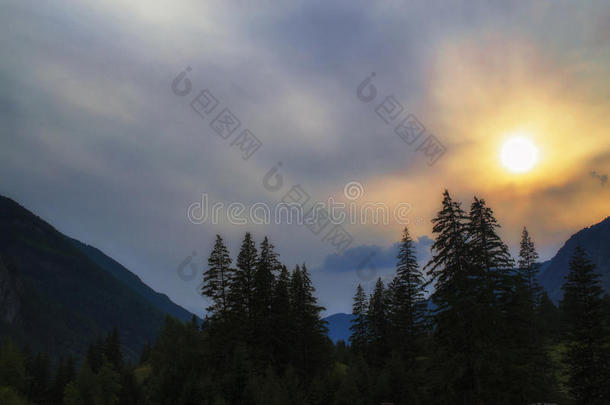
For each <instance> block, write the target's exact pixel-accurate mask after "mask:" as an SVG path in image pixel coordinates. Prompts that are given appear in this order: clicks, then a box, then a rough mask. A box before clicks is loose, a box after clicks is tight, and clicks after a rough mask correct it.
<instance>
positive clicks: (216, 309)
mask: <svg viewBox="0 0 610 405" xmlns="http://www.w3.org/2000/svg"><path fill="white" fill-rule="evenodd" d="M232 273H233V270H232V269H231V258H230V257H229V250H228V249H227V247H226V246H225V244H224V242H223V240H222V238H221V237H220V235H216V242H215V243H214V249H213V250H212V253H211V254H210V257H209V259H208V270H207V271H206V272H205V273H204V274H203V283H204V284H203V288H202V289H201V292H202V294H203V295H205V296H207V297H208V298H210V299H211V300H212V305H210V306H209V307H207V308H206V309H207V310H208V311H209V312H210V314H211V317H212V319H214V318H216V319H223V320H225V319H226V312H227V309H228V305H227V298H228V293H229V283H230V281H231V276H232Z"/></svg>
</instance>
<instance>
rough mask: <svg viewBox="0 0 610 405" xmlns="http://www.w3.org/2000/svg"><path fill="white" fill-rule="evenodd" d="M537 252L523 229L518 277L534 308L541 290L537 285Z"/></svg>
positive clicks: (538, 301)
mask: <svg viewBox="0 0 610 405" xmlns="http://www.w3.org/2000/svg"><path fill="white" fill-rule="evenodd" d="M538 258H539V256H538V252H536V247H535V245H534V242H533V241H532V239H531V237H530V235H529V232H528V231H527V228H525V227H523V232H522V233H521V244H520V248H519V261H518V271H519V276H520V277H521V278H522V279H523V280H524V281H525V283H526V285H527V289H528V290H529V292H530V295H531V301H532V304H533V305H534V306H537V305H538V304H539V303H540V293H541V288H540V285H539V284H538V281H537V277H538V269H539V267H540V265H539V263H538Z"/></svg>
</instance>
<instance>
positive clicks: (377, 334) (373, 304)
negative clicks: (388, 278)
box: [367, 277, 388, 360]
mask: <svg viewBox="0 0 610 405" xmlns="http://www.w3.org/2000/svg"><path fill="white" fill-rule="evenodd" d="M386 293H387V291H386V289H385V286H384V284H383V281H382V280H381V277H379V278H378V279H377V282H376V283H375V288H374V289H373V293H372V294H371V297H370V299H369V308H368V312H367V322H368V325H369V338H370V344H371V349H372V356H373V357H374V358H376V359H377V360H381V359H382V358H383V357H384V356H385V355H386V354H387V349H388V341H387V338H388V335H387V332H388V319H387V316H388V312H387V311H388V305H387V304H388V303H387V294H386Z"/></svg>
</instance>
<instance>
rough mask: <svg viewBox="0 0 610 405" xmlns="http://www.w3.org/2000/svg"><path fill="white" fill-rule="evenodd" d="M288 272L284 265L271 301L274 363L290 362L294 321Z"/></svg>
mask: <svg viewBox="0 0 610 405" xmlns="http://www.w3.org/2000/svg"><path fill="white" fill-rule="evenodd" d="M289 288H290V273H289V272H288V269H287V268H286V266H282V271H281V272H280V275H279V276H278V278H277V282H276V283H275V288H274V291H273V301H272V303H271V328H272V329H273V332H274V333H273V335H272V338H273V343H272V344H273V353H274V359H275V361H276V363H278V364H280V365H282V367H285V366H287V365H289V364H290V360H291V351H292V348H293V341H294V335H293V333H294V322H293V314H292V305H291V302H290V292H289Z"/></svg>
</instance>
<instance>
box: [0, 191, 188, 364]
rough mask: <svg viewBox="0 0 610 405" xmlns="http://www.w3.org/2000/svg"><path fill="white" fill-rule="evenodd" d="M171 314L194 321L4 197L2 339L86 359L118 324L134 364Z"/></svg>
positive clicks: (0, 223) (0, 222) (0, 217)
mask: <svg viewBox="0 0 610 405" xmlns="http://www.w3.org/2000/svg"><path fill="white" fill-rule="evenodd" d="M167 314H170V315H172V316H175V317H177V318H180V319H183V320H185V319H190V318H191V317H192V314H190V313H189V312H188V311H186V310H185V309H183V308H181V307H179V306H177V305H176V304H174V303H172V302H171V301H170V300H169V299H168V298H167V297H166V296H165V295H162V294H158V293H156V292H154V291H153V290H152V289H150V288H149V287H147V286H146V285H145V284H144V283H142V281H141V280H140V279H139V278H138V277H137V276H135V275H134V274H132V273H131V272H129V271H128V270H127V269H125V268H124V267H123V266H121V265H120V264H119V263H117V262H116V261H114V260H113V259H111V258H109V257H108V256H106V255H104V254H103V253H102V252H100V251H99V250H97V249H95V248H93V247H91V246H87V245H85V244H83V243H81V242H78V241H76V240H74V239H71V238H69V237H67V236H65V235H63V234H61V233H60V232H58V231H57V230H56V229H55V228H53V227H52V226H51V225H49V224H48V223H46V222H45V221H43V220H42V219H40V218H39V217H37V216H35V215H34V214H32V213H31V212H30V211H28V210H26V209H25V208H23V207H22V206H20V205H19V204H17V203H16V202H15V201H13V200H11V199H9V198H6V197H2V196H0V340H1V339H3V338H5V337H7V336H8V337H11V338H12V339H13V340H14V341H17V342H19V343H21V344H25V345H28V346H29V347H30V348H31V349H32V350H34V351H39V350H40V351H45V352H48V353H53V354H55V355H62V354H73V355H75V356H77V357H80V356H82V355H83V354H84V353H85V352H86V350H87V347H88V345H89V343H90V342H92V341H93V340H95V339H97V338H98V336H100V335H103V334H106V333H108V332H109V331H111V330H112V328H113V327H115V326H116V327H117V328H118V329H119V333H120V337H121V341H122V342H123V350H124V352H125V354H126V356H127V357H128V358H132V359H133V358H136V357H137V355H138V353H139V352H140V349H141V348H142V347H143V345H144V344H146V343H148V342H153V341H154V339H155V337H156V335H157V332H158V330H159V328H160V327H161V326H162V324H163V322H164V319H165V317H166V315H167Z"/></svg>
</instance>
